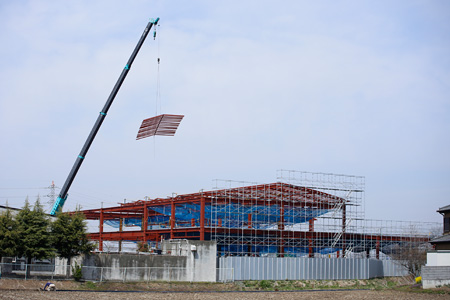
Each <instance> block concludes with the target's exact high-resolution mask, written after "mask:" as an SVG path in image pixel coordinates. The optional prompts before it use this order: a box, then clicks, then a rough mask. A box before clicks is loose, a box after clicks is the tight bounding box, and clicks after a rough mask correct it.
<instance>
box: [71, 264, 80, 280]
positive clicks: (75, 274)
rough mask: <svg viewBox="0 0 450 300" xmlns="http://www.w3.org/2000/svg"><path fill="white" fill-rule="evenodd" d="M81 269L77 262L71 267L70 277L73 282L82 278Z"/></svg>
mask: <svg viewBox="0 0 450 300" xmlns="http://www.w3.org/2000/svg"><path fill="white" fill-rule="evenodd" d="M82 267H83V265H79V264H77V262H75V265H74V266H73V267H72V277H73V279H74V280H75V281H80V280H81V277H83V273H82V271H81V268H82Z"/></svg>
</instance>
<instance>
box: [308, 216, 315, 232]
mask: <svg viewBox="0 0 450 300" xmlns="http://www.w3.org/2000/svg"><path fill="white" fill-rule="evenodd" d="M315 220H316V219H311V220H309V231H310V232H314V221H315Z"/></svg>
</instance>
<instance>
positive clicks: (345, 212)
mask: <svg viewBox="0 0 450 300" xmlns="http://www.w3.org/2000/svg"><path fill="white" fill-rule="evenodd" d="M346 223H347V206H346V204H345V203H344V205H343V206H342V237H341V239H342V256H344V255H345V247H346V244H345V226H346Z"/></svg>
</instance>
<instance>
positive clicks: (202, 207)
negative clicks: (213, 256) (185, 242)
mask: <svg viewBox="0 0 450 300" xmlns="http://www.w3.org/2000/svg"><path fill="white" fill-rule="evenodd" d="M204 240H205V197H202V198H201V199H200V241H204Z"/></svg>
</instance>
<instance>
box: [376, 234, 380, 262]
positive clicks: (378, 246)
mask: <svg viewBox="0 0 450 300" xmlns="http://www.w3.org/2000/svg"><path fill="white" fill-rule="evenodd" d="M375 252H376V258H377V259H380V237H379V236H377V245H376V249H375Z"/></svg>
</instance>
